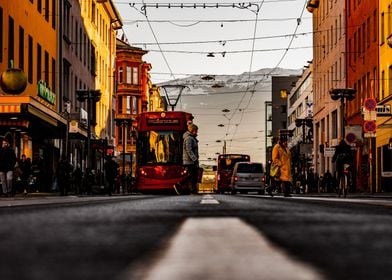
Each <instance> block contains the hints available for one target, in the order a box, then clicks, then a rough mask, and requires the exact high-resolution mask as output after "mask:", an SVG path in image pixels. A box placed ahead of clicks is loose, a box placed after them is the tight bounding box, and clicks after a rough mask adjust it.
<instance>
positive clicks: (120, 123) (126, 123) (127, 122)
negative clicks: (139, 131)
mask: <svg viewBox="0 0 392 280" xmlns="http://www.w3.org/2000/svg"><path fill="white" fill-rule="evenodd" d="M114 121H115V122H116V125H117V127H119V128H120V127H121V129H122V176H121V181H122V188H123V189H122V191H123V193H124V192H125V178H126V177H125V153H126V142H127V139H126V128H127V127H132V122H133V120H132V119H123V118H115V119H114ZM131 177H132V155H131Z"/></svg>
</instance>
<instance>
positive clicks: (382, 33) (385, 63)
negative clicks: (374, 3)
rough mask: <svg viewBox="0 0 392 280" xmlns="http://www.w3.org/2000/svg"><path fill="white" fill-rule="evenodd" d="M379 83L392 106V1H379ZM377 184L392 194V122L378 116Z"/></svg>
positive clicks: (381, 99) (388, 117)
mask: <svg viewBox="0 0 392 280" xmlns="http://www.w3.org/2000/svg"><path fill="white" fill-rule="evenodd" d="M378 11H379V19H380V20H379V46H380V49H379V54H380V58H379V83H378V88H379V90H378V92H377V93H378V95H376V99H377V102H378V104H379V105H381V106H382V107H381V108H383V107H384V106H385V107H386V108H388V106H389V108H391V107H392V1H391V0H384V1H379V9H378ZM376 123H377V132H376V133H377V137H376V170H377V173H376V181H377V187H378V190H384V191H392V119H391V115H378V116H377V121H376Z"/></svg>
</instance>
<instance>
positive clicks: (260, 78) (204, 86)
mask: <svg viewBox="0 0 392 280" xmlns="http://www.w3.org/2000/svg"><path fill="white" fill-rule="evenodd" d="M301 71H302V70H300V69H283V68H273V69H272V68H263V69H260V70H257V71H254V72H251V73H249V72H244V73H242V74H240V75H203V76H202V75H192V76H189V77H186V78H181V79H175V80H172V81H169V82H164V83H161V84H159V86H165V85H170V86H173V85H185V86H187V87H189V90H184V91H183V93H182V94H183V95H189V94H196V95H197V94H212V93H214V94H216V93H228V92H229V93H233V92H239V91H241V92H243V91H244V90H247V89H248V90H258V89H260V87H262V88H265V87H267V88H271V87H270V85H271V77H272V76H291V75H299V74H301ZM167 91H168V92H169V93H173V94H175V92H176V91H178V89H175V88H170V89H169V88H167Z"/></svg>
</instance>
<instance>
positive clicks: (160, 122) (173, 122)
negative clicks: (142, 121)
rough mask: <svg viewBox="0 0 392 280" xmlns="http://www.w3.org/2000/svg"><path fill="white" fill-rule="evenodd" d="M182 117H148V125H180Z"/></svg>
mask: <svg viewBox="0 0 392 280" xmlns="http://www.w3.org/2000/svg"><path fill="white" fill-rule="evenodd" d="M179 124H180V119H167V118H164V119H163V118H151V119H147V125H151V126H158V125H179Z"/></svg>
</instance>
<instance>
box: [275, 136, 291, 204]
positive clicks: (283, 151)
mask: <svg viewBox="0 0 392 280" xmlns="http://www.w3.org/2000/svg"><path fill="white" fill-rule="evenodd" d="M272 161H273V163H275V164H276V165H278V166H279V169H280V176H279V178H278V181H279V182H280V185H281V188H282V191H283V194H284V196H286V197H289V196H291V194H290V188H291V181H292V177H291V153H290V149H289V148H288V146H287V136H286V135H280V136H279V142H278V143H277V144H275V146H274V148H273V149H272Z"/></svg>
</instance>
